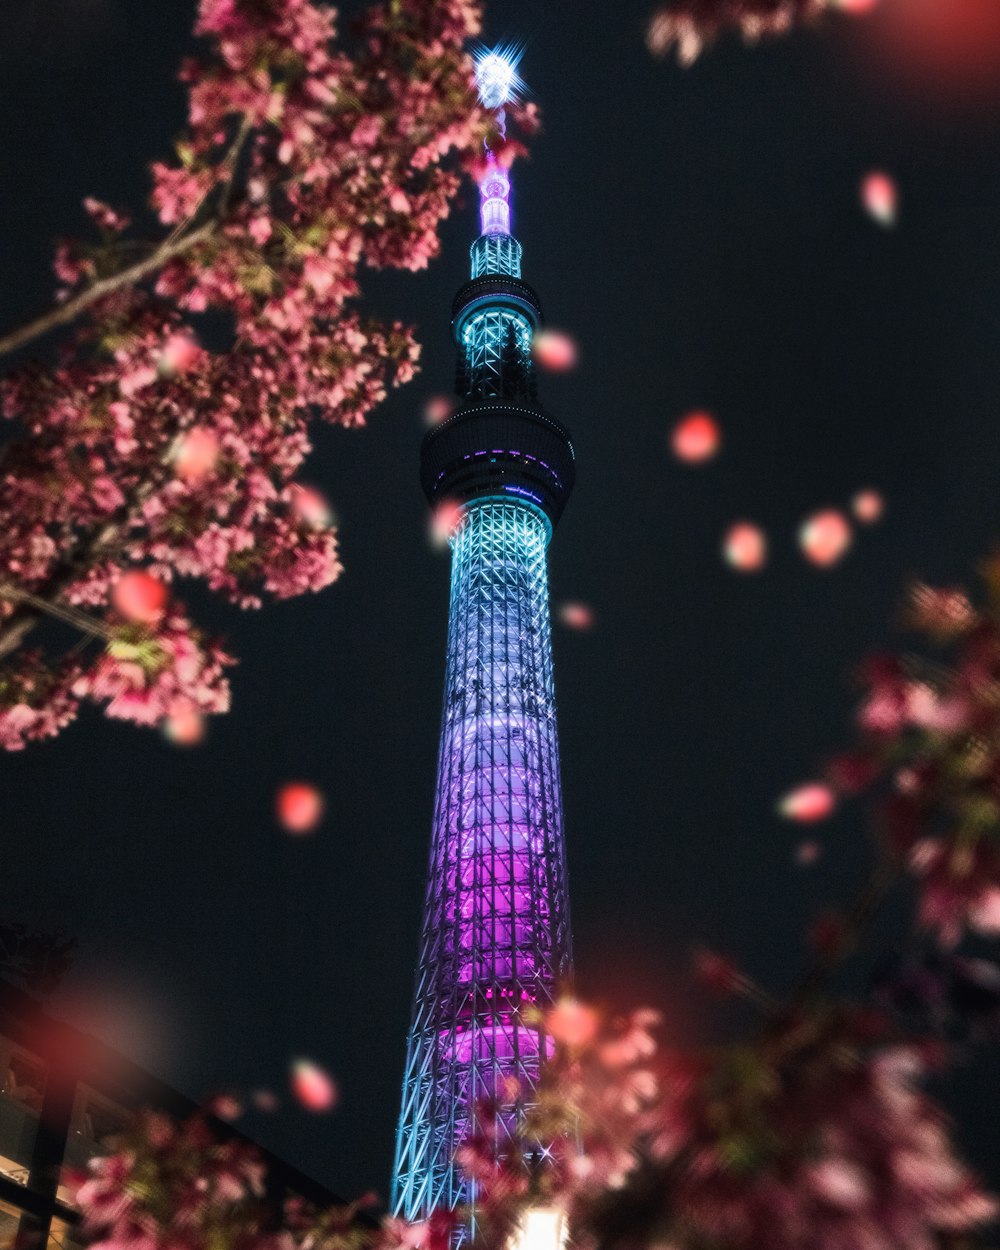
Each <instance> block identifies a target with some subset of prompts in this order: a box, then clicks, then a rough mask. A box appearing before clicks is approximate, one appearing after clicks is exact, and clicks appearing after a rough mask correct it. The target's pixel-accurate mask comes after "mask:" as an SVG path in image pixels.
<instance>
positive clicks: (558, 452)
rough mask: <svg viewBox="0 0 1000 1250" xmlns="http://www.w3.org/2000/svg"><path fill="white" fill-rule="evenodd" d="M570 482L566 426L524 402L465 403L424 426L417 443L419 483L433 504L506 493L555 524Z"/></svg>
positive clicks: (572, 460)
mask: <svg viewBox="0 0 1000 1250" xmlns="http://www.w3.org/2000/svg"><path fill="white" fill-rule="evenodd" d="M575 480H576V458H575V455H574V452H573V444H572V443H571V442H570V437H569V434H568V433H567V431H566V429H565V427H564V426H563V425H562V424H561V423H560V422H559V421H557V420H556V419H555V418H554V417H551V416H549V414H548V413H547V412H544V411H543V410H542V408H541V407H539V406H538V405H537V404H533V403H531V402H530V401H527V400H525V401H519V400H509V399H482V400H476V401H474V402H471V403H467V404H464V405H463V406H462V407H461V408H459V409H458V411H457V412H455V413H454V414H453V415H452V416H451V417H449V418H448V419H447V420H446V421H443V422H442V423H441V424H440V425H437V426H435V427H434V428H433V429H432V430H430V431H428V433H427V435H426V436H425V438H424V442H423V447H422V448H421V454H420V482H421V485H422V486H423V488H424V492H425V494H426V495H427V499H428V501H429V502H430V504H431V507H436V506H437V505H438V504H440V503H443V502H445V501H454V502H456V503H466V502H468V501H469V500H472V499H485V498H503V497H508V498H510V499H511V501H512V502H516V501H517V500H519V499H520V500H524V501H525V502H527V503H533V504H535V505H536V506H537V507H539V508H541V509H542V510H543V511H544V512H545V513H546V515H547V516H548V518H549V520H550V521H551V522H552V523H553V525H554V524H555V523H556V522H557V521H558V520H559V517H560V516H561V515H562V510H563V508H564V507H565V505H566V501H567V499H568V498H569V496H570V492H571V491H572V489H573V483H574V481H575Z"/></svg>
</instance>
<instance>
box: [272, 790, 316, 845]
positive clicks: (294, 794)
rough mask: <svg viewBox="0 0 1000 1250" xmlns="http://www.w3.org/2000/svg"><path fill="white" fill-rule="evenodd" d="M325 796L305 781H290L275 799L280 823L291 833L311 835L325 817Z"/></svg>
mask: <svg viewBox="0 0 1000 1250" xmlns="http://www.w3.org/2000/svg"><path fill="white" fill-rule="evenodd" d="M324 807H325V803H324V800H323V795H322V794H321V793H320V791H319V790H317V789H316V787H315V786H311V785H309V784H308V782H305V781H290V782H288V783H287V785H284V786H282V787H281V789H280V790H279V791H278V795H277V798H276V799H275V813H276V815H277V817H278V823H279V824H281V825H282V826H283V827H284V828H285V829H286V830H287V831H288V832H289V833H311V832H312V831H313V829H315V828H316V826H317V825H318V824H319V822H320V820H321V819H322V816H323V808H324Z"/></svg>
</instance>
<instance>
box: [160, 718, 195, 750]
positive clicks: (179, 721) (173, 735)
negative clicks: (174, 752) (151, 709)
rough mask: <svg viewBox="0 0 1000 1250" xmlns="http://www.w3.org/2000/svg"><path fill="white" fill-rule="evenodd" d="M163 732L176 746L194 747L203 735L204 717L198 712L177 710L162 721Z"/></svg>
mask: <svg viewBox="0 0 1000 1250" xmlns="http://www.w3.org/2000/svg"><path fill="white" fill-rule="evenodd" d="M163 734H164V737H165V738H166V739H167V741H168V742H172V743H173V744H174V746H177V747H194V746H197V745H198V743H199V742H202V741H203V740H204V737H205V718H204V716H202V714H201V713H200V712H196V711H191V712H178V713H176V714H175V715H173V716H168V717H167V719H166V720H165V721H164V723H163Z"/></svg>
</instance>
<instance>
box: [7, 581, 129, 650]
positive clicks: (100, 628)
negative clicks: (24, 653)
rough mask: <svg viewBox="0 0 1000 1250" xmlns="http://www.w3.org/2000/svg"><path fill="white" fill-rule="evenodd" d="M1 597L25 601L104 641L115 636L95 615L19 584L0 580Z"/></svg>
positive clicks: (17, 601) (11, 600)
mask: <svg viewBox="0 0 1000 1250" xmlns="http://www.w3.org/2000/svg"><path fill="white" fill-rule="evenodd" d="M0 599H9V600H10V602H11V603H23V604H26V605H28V606H29V607H32V608H34V609H35V611H36V612H42V613H44V614H45V615H46V616H51V617H54V618H55V619H56V620H57V621H63V622H64V623H65V624H67V625H72V626H73V627H74V628H75V629H78V630H80V631H81V633H84V634H89V635H90V637H92V638H100V639H101V640H102V641H103V642H107V641H108V640H109V639H110V638H113V637H114V631H113V630H112V629H111V628H110V627H109V626H107V625H105V624H104V622H103V621H99V620H97V619H96V618H95V617H93V616H88V614H87V613H86V612H81V611H80V609H79V608H74V607H72V606H71V605H70V604H63V603H53V602H52V601H51V600H49V599H42V598H41V597H40V596H39V595H33V594H32V593H31V591H29V590H21V588H20V587H19V586H14V585H12V583H10V582H0Z"/></svg>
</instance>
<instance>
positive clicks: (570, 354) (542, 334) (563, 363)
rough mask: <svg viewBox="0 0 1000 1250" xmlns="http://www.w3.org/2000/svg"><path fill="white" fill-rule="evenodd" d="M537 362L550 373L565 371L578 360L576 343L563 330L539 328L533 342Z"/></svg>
mask: <svg viewBox="0 0 1000 1250" xmlns="http://www.w3.org/2000/svg"><path fill="white" fill-rule="evenodd" d="M531 351H532V354H533V356H534V358H535V364H536V365H538V367H539V368H540V369H547V370H548V371H549V372H550V373H565V372H566V371H567V370H568V369H572V368H573V367H574V366H575V364H576V360H577V350H576V343H574V342H573V340H572V339H571V338H570V336H569V335H568V334H564V333H563V332H562V331H561V330H539V331H537V333H536V334H535V337H534V339H533V340H532V344H531Z"/></svg>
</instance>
